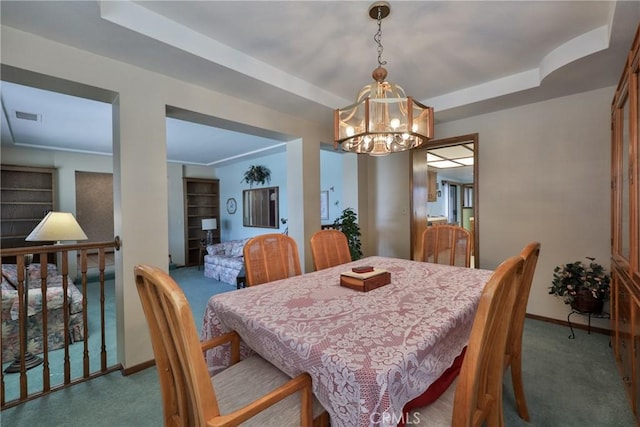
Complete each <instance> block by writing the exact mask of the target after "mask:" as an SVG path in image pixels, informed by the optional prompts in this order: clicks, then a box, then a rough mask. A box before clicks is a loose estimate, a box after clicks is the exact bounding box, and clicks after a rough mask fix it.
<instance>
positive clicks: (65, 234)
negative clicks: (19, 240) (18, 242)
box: [25, 211, 87, 242]
mask: <svg viewBox="0 0 640 427" xmlns="http://www.w3.org/2000/svg"><path fill="white" fill-rule="evenodd" d="M25 240H26V241H27V242H51V241H55V242H60V241H62V240H87V235H86V234H84V231H82V228H81V227H80V224H78V221H76V219H75V217H74V216H73V215H72V214H71V213H69V212H53V211H51V212H49V213H48V214H47V216H45V217H44V218H43V219H42V221H40V224H38V225H36V228H34V229H33V231H32V232H31V234H29V235H28V236H27V238H26V239H25Z"/></svg>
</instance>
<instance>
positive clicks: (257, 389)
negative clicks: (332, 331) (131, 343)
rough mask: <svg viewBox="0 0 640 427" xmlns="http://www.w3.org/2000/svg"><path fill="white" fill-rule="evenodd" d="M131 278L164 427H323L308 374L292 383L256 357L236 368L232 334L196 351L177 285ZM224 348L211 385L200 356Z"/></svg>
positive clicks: (154, 275) (142, 275)
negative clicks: (227, 352) (226, 359)
mask: <svg viewBox="0 0 640 427" xmlns="http://www.w3.org/2000/svg"><path fill="white" fill-rule="evenodd" d="M134 272H135V281H136V287H137V289H138V293H139V295H140V300H141V302H142V308H143V310H144V314H145V317H146V318H147V324H148V325H149V331H150V333H151V344H152V346H153V352H154V354H155V358H156V367H157V368H158V375H159V379H160V387H161V392H162V405H163V413H164V425H165V426H176V427H177V426H181V427H182V426H201V427H204V426H235V425H239V424H240V423H245V422H246V423H245V424H242V425H243V426H246V425H252V426H267V425H278V426H285V425H298V424H299V425H302V426H311V425H328V415H327V414H326V412H325V411H324V408H322V405H320V403H319V402H318V401H317V400H316V399H315V398H314V397H313V394H312V389H311V377H310V376H309V374H307V373H303V374H300V375H298V376H297V377H295V378H293V379H291V378H289V377H288V376H287V375H285V374H284V373H282V372H281V371H279V370H278V369H276V368H275V367H274V366H273V365H271V364H270V363H268V362H267V361H265V360H264V359H262V358H260V357H259V356H251V357H249V358H247V359H243V360H242V361H239V359H240V350H239V348H240V338H239V336H238V334H237V333H235V332H229V333H227V334H225V335H222V336H219V337H216V338H214V339H212V340H210V341H207V342H205V343H200V342H199V338H198V333H197V332H196V328H195V324H194V323H193V317H192V316H193V315H192V313H191V309H190V307H189V303H188V302H187V299H186V298H185V295H184V293H183V292H182V290H181V289H180V287H179V286H178V285H177V284H176V282H175V281H174V280H173V279H172V278H171V277H170V276H169V275H168V274H167V273H165V272H164V271H162V270H160V269H159V268H156V267H152V266H148V265H137V266H135V269H134ZM223 344H230V348H231V362H232V365H231V366H230V367H228V368H227V369H225V370H223V371H222V372H221V373H219V374H217V375H214V376H213V377H212V378H210V377H209V372H208V370H207V366H206V363H205V360H204V355H203V351H205V350H207V349H210V348H214V347H217V346H219V345H223ZM298 393H299V396H295V394H298ZM314 417H316V419H315V421H313V418H314Z"/></svg>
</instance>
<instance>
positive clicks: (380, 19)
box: [373, 7, 387, 67]
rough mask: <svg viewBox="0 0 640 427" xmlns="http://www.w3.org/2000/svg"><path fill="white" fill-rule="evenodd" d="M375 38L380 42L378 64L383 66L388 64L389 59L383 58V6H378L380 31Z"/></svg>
mask: <svg viewBox="0 0 640 427" xmlns="http://www.w3.org/2000/svg"><path fill="white" fill-rule="evenodd" d="M373 40H374V41H375V42H376V43H377V44H378V66H380V67H382V66H383V65H386V64H387V61H383V60H382V51H383V50H384V48H383V47H382V8H381V7H378V31H377V32H376V34H375V35H374V36H373Z"/></svg>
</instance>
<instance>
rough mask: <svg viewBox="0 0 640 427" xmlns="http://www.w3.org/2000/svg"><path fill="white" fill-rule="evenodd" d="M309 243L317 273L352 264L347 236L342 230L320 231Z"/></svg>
mask: <svg viewBox="0 0 640 427" xmlns="http://www.w3.org/2000/svg"><path fill="white" fill-rule="evenodd" d="M309 242H310V244H311V254H312V256H313V266H314V268H315V269H316V271H317V270H323V269H325V268H329V267H334V266H336V265H340V264H345V263H347V262H351V253H350V252H349V242H348V241H347V236H345V234H344V233H343V232H342V231H340V230H329V229H328V230H320V231H318V232H316V233H314V235H313V236H311V240H310V241H309Z"/></svg>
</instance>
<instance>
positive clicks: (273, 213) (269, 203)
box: [242, 187, 279, 228]
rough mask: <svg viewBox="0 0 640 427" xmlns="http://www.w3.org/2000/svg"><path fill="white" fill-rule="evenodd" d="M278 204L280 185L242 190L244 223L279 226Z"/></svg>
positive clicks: (268, 226) (245, 224)
mask: <svg viewBox="0 0 640 427" xmlns="http://www.w3.org/2000/svg"><path fill="white" fill-rule="evenodd" d="M278 206H279V198H278V187H265V188H255V189H250V190H244V191H243V192H242V225H244V226H245V227H261V228H279V224H278Z"/></svg>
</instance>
